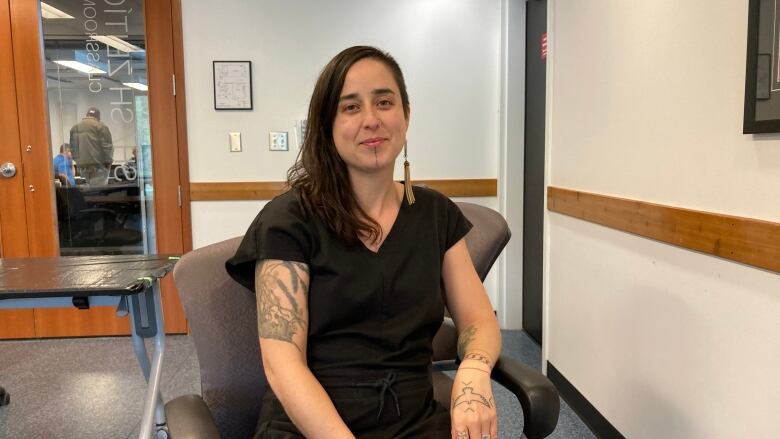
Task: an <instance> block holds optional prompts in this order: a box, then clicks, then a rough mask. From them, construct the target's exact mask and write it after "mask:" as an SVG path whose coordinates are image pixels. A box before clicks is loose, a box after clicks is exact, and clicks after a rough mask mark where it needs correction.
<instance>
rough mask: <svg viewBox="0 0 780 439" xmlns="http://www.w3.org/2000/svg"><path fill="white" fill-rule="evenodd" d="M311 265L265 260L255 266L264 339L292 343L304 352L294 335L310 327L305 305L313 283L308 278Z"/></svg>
mask: <svg viewBox="0 0 780 439" xmlns="http://www.w3.org/2000/svg"><path fill="white" fill-rule="evenodd" d="M308 274H309V267H308V266H307V265H306V264H302V263H300V262H291V261H261V262H258V264H257V267H256V268H255V290H256V291H257V322H258V333H259V336H260V337H261V338H270V339H275V340H281V341H286V342H289V343H292V344H293V346H295V347H296V348H297V349H298V350H299V351H301V352H303V350H302V349H301V347H300V346H298V345H297V344H296V343H295V341H294V340H293V336H294V335H295V334H296V333H297V332H298V331H300V330H303V329H304V328H305V327H306V320H305V316H304V310H303V304H304V303H305V301H306V294H307V293H308V290H309V286H308V284H307V283H306V281H305V280H304V277H303V276H304V275H307V276H308Z"/></svg>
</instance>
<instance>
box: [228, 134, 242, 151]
mask: <svg viewBox="0 0 780 439" xmlns="http://www.w3.org/2000/svg"><path fill="white" fill-rule="evenodd" d="M228 137H230V152H241V133H228Z"/></svg>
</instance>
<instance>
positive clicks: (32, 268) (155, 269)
mask: <svg viewBox="0 0 780 439" xmlns="http://www.w3.org/2000/svg"><path fill="white" fill-rule="evenodd" d="M177 260H178V257H177V256H167V255H115V256H113V255H112V256H71V257H68V256H64V257H52V258H15V259H11V258H5V259H0V309H16V308H44V307H50V308H60V307H67V306H76V307H79V308H88V307H91V306H116V307H117V314H118V315H120V316H124V315H127V314H128V313H129V314H130V316H131V319H130V320H131V323H132V328H133V331H132V338H133V348H134V350H135V354H136V357H137V358H138V362H139V363H140V365H141V369H142V371H143V373H144V376H145V377H146V380H147V383H148V387H147V391H146V400H145V404H144V414H143V418H142V421H141V433H140V436H139V437H140V438H141V439H147V438H151V437H156V438H166V437H167V436H168V433H167V426H166V421H165V408H164V406H163V404H162V398H161V397H160V376H161V374H162V359H163V352H164V348H165V331H164V325H163V315H162V310H163V308H162V302H161V301H160V288H159V282H158V280H159V279H161V278H162V277H164V276H165V275H166V274H167V273H168V272H169V271H171V270H172V269H173V266H174V265H175V264H176V261H177ZM144 338H154V342H155V349H154V353H153V356H152V363H151V366H150V364H149V357H148V354H147V352H146V347H145V345H144Z"/></svg>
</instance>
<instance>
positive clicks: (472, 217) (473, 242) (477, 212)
mask: <svg viewBox="0 0 780 439" xmlns="http://www.w3.org/2000/svg"><path fill="white" fill-rule="evenodd" d="M457 204H458V207H460V210H461V212H463V214H464V215H465V216H466V218H468V219H469V221H471V224H473V225H474V228H472V229H471V231H470V232H469V233H468V234H467V235H466V247H468V249H469V254H470V255H471V260H472V262H474V268H475V269H476V270H477V274H478V275H479V279H480V280H482V281H484V280H485V278H486V277H487V275H488V273H489V272H490V267H492V266H493V263H495V262H496V259H498V255H500V254H501V251H502V250H504V247H506V244H507V243H508V242H509V238H511V237H512V233H511V232H510V231H509V226H508V225H507V223H506V220H505V219H504V217H503V216H501V214H500V213H498V212H496V211H495V210H493V209H490V208H488V207H484V206H480V205H478V204H473V203H465V202H459V203H457Z"/></svg>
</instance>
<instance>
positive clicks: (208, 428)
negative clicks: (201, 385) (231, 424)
mask: <svg viewBox="0 0 780 439" xmlns="http://www.w3.org/2000/svg"><path fill="white" fill-rule="evenodd" d="M165 417H166V419H167V421H168V432H169V433H170V437H171V438H175V439H220V436H219V432H218V431H217V426H216V424H214V418H212V417H211V412H210V411H209V408H208V406H206V403H205V402H203V398H201V397H200V396H198V395H185V396H180V397H178V398H176V399H174V400H172V401H168V403H167V404H165Z"/></svg>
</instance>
